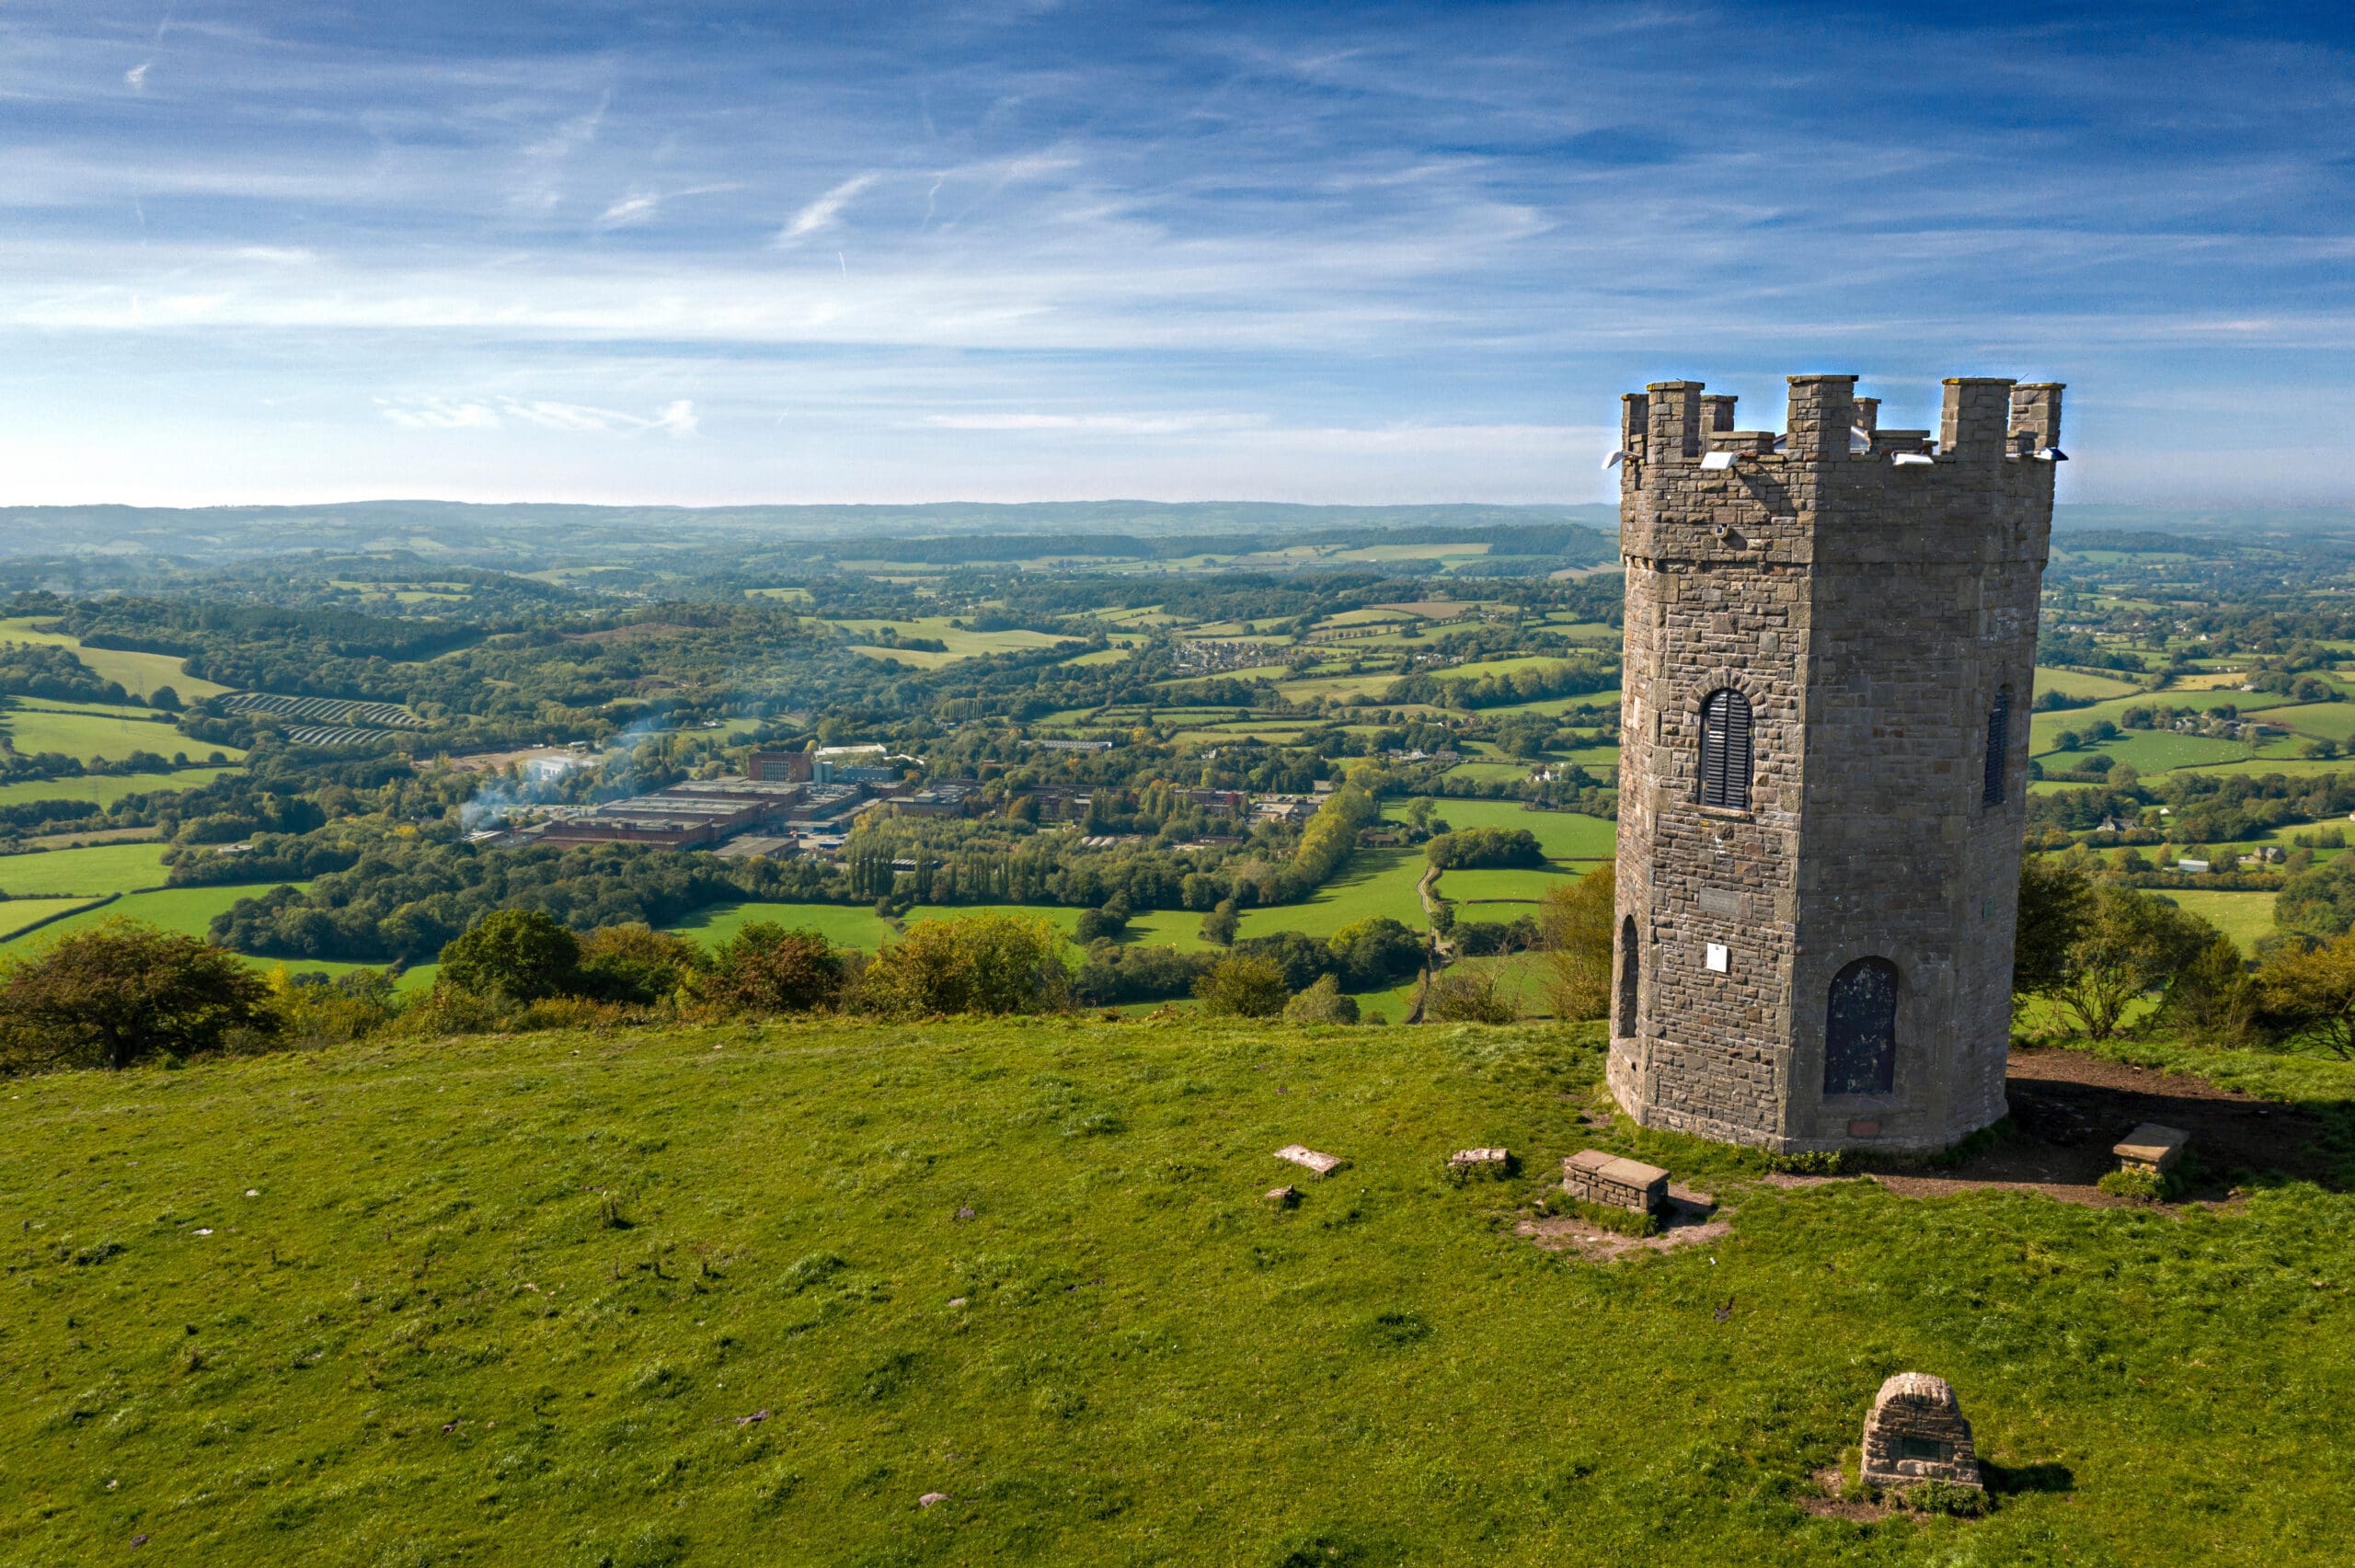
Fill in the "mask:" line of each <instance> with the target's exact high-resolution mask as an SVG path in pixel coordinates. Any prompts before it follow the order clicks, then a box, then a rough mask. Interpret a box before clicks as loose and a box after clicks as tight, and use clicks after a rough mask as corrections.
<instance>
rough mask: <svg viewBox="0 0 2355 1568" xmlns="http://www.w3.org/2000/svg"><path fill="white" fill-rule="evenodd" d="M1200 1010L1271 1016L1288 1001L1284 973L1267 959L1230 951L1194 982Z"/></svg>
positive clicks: (1226, 1014)
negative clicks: (1215, 965) (1230, 952)
mask: <svg viewBox="0 0 2355 1568" xmlns="http://www.w3.org/2000/svg"><path fill="white" fill-rule="evenodd" d="M1194 994H1195V995H1196V996H1198V997H1200V999H1201V1002H1202V1011H1203V1012H1204V1013H1209V1014H1211V1015H1212V1016H1213V1017H1223V1018H1272V1017H1274V1016H1275V1015H1276V1014H1278V1013H1281V1012H1282V1011H1283V1010H1284V1004H1285V1003H1286V1002H1288V1001H1291V1000H1292V992H1291V991H1290V990H1287V989H1286V988H1285V985H1284V972H1283V970H1282V969H1281V967H1278V965H1277V964H1276V962H1275V961H1274V960H1273V959H1270V958H1262V957H1258V956H1253V955H1251V954H1248V953H1235V954H1230V955H1229V956H1226V957H1224V958H1222V959H1220V960H1219V963H1218V967H1216V968H1214V969H1212V971H1211V972H1210V973H1209V974H1207V975H1204V976H1203V977H1202V978H1201V979H1200V980H1198V981H1196V982H1195V984H1194Z"/></svg>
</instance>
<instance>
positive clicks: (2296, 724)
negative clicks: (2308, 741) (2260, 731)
mask: <svg viewBox="0 0 2355 1568" xmlns="http://www.w3.org/2000/svg"><path fill="white" fill-rule="evenodd" d="M2265 722H2266V723H2268V724H2280V725H2287V726H2288V727H2290V728H2292V729H2294V730H2296V731H2297V732H2298V733H2299V734H2300V735H2312V736H2315V737H2318V738H2323V739H2326V740H2336V741H2338V743H2339V744H2340V745H2341V746H2344V745H2346V744H2347V743H2348V742H2349V741H2350V740H2355V703H2299V704H2292V705H2291V706H2289V707H2282V708H2268V709H2267V710H2266V712H2265Z"/></svg>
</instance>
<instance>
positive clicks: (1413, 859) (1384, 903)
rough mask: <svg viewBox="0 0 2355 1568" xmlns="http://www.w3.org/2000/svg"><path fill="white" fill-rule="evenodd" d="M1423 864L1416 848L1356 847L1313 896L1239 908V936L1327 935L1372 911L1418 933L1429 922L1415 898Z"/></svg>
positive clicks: (1367, 915)
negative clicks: (1340, 869)
mask: <svg viewBox="0 0 2355 1568" xmlns="http://www.w3.org/2000/svg"><path fill="white" fill-rule="evenodd" d="M1423 865H1424V862H1423V852H1422V851H1420V850H1419V849H1416V850H1360V851H1358V852H1357V853H1356V854H1354V855H1353V856H1351V857H1350V864H1349V866H1348V869H1346V870H1344V871H1343V872H1342V873H1341V875H1340V876H1337V877H1335V878H1334V879H1333V880H1332V881H1330V882H1328V883H1327V884H1326V885H1325V886H1324V887H1319V888H1318V889H1317V890H1316V893H1315V897H1313V898H1306V899H1304V900H1303V901H1301V902H1300V903H1297V904H1275V905H1270V906H1269V907H1268V908H1266V909H1258V910H1244V911H1243V924H1242V928H1241V931H1240V933H1239V934H1241V935H1244V936H1267V935H1269V934H1270V933H1275V932H1279V931H1298V932H1304V933H1307V934H1308V935H1310V936H1330V935H1332V934H1333V933H1335V932H1337V931H1338V930H1340V929H1341V928H1342V927H1343V926H1345V925H1349V924H1350V923H1352V922H1354V921H1361V920H1368V919H1371V918H1372V917H1373V916H1375V915H1388V916H1389V917H1390V918H1391V919H1393V920H1395V921H1399V922H1400V923H1402V924H1404V925H1407V926H1410V927H1412V928H1413V929H1415V930H1417V931H1421V930H1422V929H1424V927H1425V926H1426V925H1427V924H1428V923H1429V922H1428V921H1425V920H1424V918H1423V907H1422V903H1421V901H1420V900H1419V899H1418V898H1416V896H1415V884H1416V883H1417V882H1419V880H1421V878H1422V875H1423ZM1200 918H1201V917H1200V916H1199V915H1197V916H1196V917H1195V919H1196V920H1198V921H1199V920H1200Z"/></svg>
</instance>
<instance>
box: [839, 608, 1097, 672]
mask: <svg viewBox="0 0 2355 1568" xmlns="http://www.w3.org/2000/svg"><path fill="white" fill-rule="evenodd" d="M953 619H955V617H953V616H948V615H918V616H911V617H910V618H908V619H907V620H904V621H875V620H864V621H829V622H827V623H826V624H828V625H830V626H833V627H834V628H835V629H836V630H838V631H841V632H844V633H845V634H847V635H850V636H851V637H852V638H854V639H856V638H858V637H860V636H865V635H873V634H874V633H875V632H876V631H877V630H878V629H879V628H881V627H884V626H890V627H893V628H895V629H896V630H897V631H898V632H899V633H900V635H902V636H907V637H926V638H937V639H938V640H939V641H941V642H943V643H945V644H947V645H948V652H946V653H925V652H919V651H917V650H915V649H913V648H894V647H870V646H867V645H865V644H855V646H856V647H857V649H858V651H859V652H860V653H863V654H867V655H869V656H870V657H872V658H896V659H898V660H899V661H900V662H901V663H902V664H905V665H908V666H910V667H912V668H913V669H917V670H937V669H939V668H940V667H941V666H943V665H947V664H954V663H956V662H957V661H958V660H959V659H965V658H978V657H980V656H981V655H982V654H990V653H1014V652H1017V651H1019V650H1021V649H1023V648H1034V647H1053V646H1054V645H1055V644H1056V643H1058V642H1062V641H1063V640H1065V639H1063V638H1061V637H1056V636H1052V635H1049V634H1048V633H1045V632H1026V631H1012V632H966V631H959V629H958V628H956V627H954V626H951V625H950V624H948V623H949V622H950V621H951V620H953Z"/></svg>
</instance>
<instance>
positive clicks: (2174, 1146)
mask: <svg viewBox="0 0 2355 1568" xmlns="http://www.w3.org/2000/svg"><path fill="white" fill-rule="evenodd" d="M2190 1142H2191V1135H2190V1134H2189V1133H2188V1132H2186V1131H2184V1130H2183V1129H2182V1128H2181V1127H2161V1126H2160V1125H2159V1124H2158V1123H2156V1122H2144V1123H2143V1124H2142V1126H2141V1127H2136V1128H2135V1129H2134V1130H2133V1131H2132V1132H2130V1133H2128V1134H2127V1135H2126V1136H2125V1137H2124V1138H2123V1139H2119V1142H2118V1145H2117V1147H2115V1148H2113V1149H2112V1150H2110V1152H2111V1153H2112V1154H2115V1155H2117V1156H2118V1168H2119V1170H2121V1171H2148V1172H2149V1173H2151V1174H2153V1175H2154V1176H2164V1175H2165V1174H2166V1173H2168V1172H2169V1171H2172V1170H2174V1169H2175V1168H2176V1167H2177V1165H2179V1164H2181V1163H2182V1162H2183V1151H2184V1149H2185V1148H2186V1147H2187V1146H2188V1144H2189V1143H2190Z"/></svg>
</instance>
